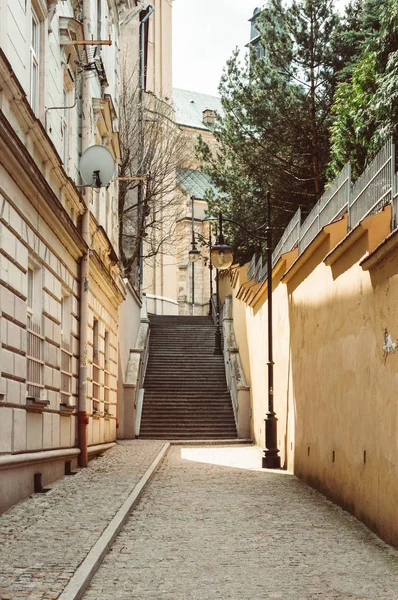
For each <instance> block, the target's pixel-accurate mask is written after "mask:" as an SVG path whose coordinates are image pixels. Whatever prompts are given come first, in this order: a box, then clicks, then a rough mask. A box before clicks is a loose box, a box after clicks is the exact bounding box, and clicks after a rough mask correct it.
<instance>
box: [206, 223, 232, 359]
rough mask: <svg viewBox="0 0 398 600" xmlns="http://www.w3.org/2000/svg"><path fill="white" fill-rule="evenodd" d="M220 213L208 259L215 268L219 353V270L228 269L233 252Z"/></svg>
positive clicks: (218, 352) (218, 348)
mask: <svg viewBox="0 0 398 600" xmlns="http://www.w3.org/2000/svg"><path fill="white" fill-rule="evenodd" d="M222 220H223V219H222V214H221V213H219V215H218V226H219V230H218V240H217V244H216V245H215V246H210V260H211V262H212V264H213V266H214V267H215V268H216V269H217V278H216V286H217V287H216V294H217V308H216V311H217V312H216V334H215V345H214V354H216V355H221V354H222V353H223V350H222V347H221V329H220V293H219V276H220V271H225V270H226V269H229V267H230V266H231V265H232V261H233V254H232V248H231V246H227V245H226V244H225V242H224V236H223V232H222Z"/></svg>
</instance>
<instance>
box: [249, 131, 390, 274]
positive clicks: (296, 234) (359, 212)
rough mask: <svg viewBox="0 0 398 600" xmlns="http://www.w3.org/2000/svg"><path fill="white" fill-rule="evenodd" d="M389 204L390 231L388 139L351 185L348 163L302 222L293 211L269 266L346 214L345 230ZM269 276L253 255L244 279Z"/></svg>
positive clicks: (307, 244) (299, 212)
mask: <svg viewBox="0 0 398 600" xmlns="http://www.w3.org/2000/svg"><path fill="white" fill-rule="evenodd" d="M388 203H391V204H392V221H391V229H395V228H396V227H398V173H396V172H395V146H394V143H393V141H392V139H389V140H388V142H387V143H386V144H385V146H384V147H383V148H382V149H381V150H380V152H379V153H378V155H377V156H376V157H375V159H374V160H373V161H372V163H371V164H370V165H369V167H368V168H367V169H366V170H365V171H364V173H363V174H362V175H361V176H360V177H359V179H358V180H357V181H356V182H355V183H354V184H353V185H352V184H351V165H350V163H347V164H346V165H345V166H344V168H343V169H342V171H341V172H340V173H339V175H338V176H337V177H336V178H335V179H334V181H333V182H332V184H331V185H330V186H329V187H328V189H327V190H325V192H324V194H323V195H322V197H321V198H320V199H319V200H318V202H317V203H316V204H315V206H314V207H313V209H312V210H311V212H310V213H309V215H308V216H307V218H306V219H305V221H304V222H303V223H302V224H301V211H300V209H299V210H298V211H297V212H296V214H295V215H294V217H293V218H292V220H291V221H290V223H289V225H288V226H287V227H286V229H285V231H284V233H283V235H282V237H281V239H280V240H279V242H278V244H277V245H276V247H275V249H274V251H273V253H272V267H274V266H275V265H276V263H277V262H278V260H279V258H280V256H281V255H282V254H284V253H285V252H288V251H289V250H292V249H293V248H294V247H295V246H296V245H297V244H298V249H299V255H300V254H302V252H303V251H304V250H305V249H306V248H307V247H308V246H309V244H310V243H311V242H312V241H313V240H314V239H315V237H316V236H317V234H318V233H319V232H320V230H321V229H322V227H324V226H325V225H328V224H329V223H333V221H335V220H336V219H338V218H339V217H341V216H342V215H343V214H344V213H346V212H348V231H350V230H351V229H352V228H353V227H355V226H356V225H357V224H358V223H359V222H360V221H362V219H364V218H365V217H367V216H368V215H370V214H372V213H375V212H378V211H379V210H381V209H382V208H383V207H384V206H385V205H386V204H388ZM267 276H268V265H267V261H265V262H264V263H263V261H262V259H261V257H259V259H258V260H257V257H256V255H253V257H252V259H251V261H250V263H249V266H248V270H247V279H248V280H250V279H253V278H254V280H255V281H256V282H258V281H265V279H266V278H267Z"/></svg>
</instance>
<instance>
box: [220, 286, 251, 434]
mask: <svg viewBox="0 0 398 600" xmlns="http://www.w3.org/2000/svg"><path fill="white" fill-rule="evenodd" d="M223 309H224V310H223V314H224V318H223V333H224V362H225V375H226V379H227V386H228V390H229V392H230V394H231V400H232V407H233V410H234V417H235V424H236V429H237V432H238V437H239V438H241V439H242V438H244V439H248V438H249V437H250V387H249V386H248V385H247V382H246V378H245V374H244V371H243V368H242V363H241V360H240V356H239V350H238V348H237V345H236V339H235V333H234V326H233V318H232V296H231V295H227V296H226V297H225V301H224V305H223Z"/></svg>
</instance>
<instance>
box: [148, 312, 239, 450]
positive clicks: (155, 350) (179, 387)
mask: <svg viewBox="0 0 398 600" xmlns="http://www.w3.org/2000/svg"><path fill="white" fill-rule="evenodd" d="M150 330H151V337H150V346H149V349H150V351H149V360H148V367H147V371H146V375H145V381H144V388H145V395H144V405H143V411H142V418H141V429H140V435H139V437H140V438H152V439H170V440H173V439H178V440H183V439H196V440H205V439H213V440H218V439H233V438H236V437H237V434H236V426H235V419H234V415H233V409H232V403H231V396H230V393H229V391H228V388H227V384H226V379H225V368H224V359H223V357H222V356H214V354H213V351H214V335H215V327H214V325H213V321H212V320H211V318H210V317H184V316H181V317H177V316H163V317H161V316H151V317H150Z"/></svg>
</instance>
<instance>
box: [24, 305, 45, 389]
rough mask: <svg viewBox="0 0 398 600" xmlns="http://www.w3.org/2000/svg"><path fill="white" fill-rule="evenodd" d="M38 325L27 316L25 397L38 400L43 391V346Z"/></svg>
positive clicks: (42, 338)
mask: <svg viewBox="0 0 398 600" xmlns="http://www.w3.org/2000/svg"><path fill="white" fill-rule="evenodd" d="M40 331H41V327H40V323H38V322H37V321H35V320H34V319H33V317H32V316H31V315H28V327H27V334H28V345H27V352H26V359H27V381H26V383H27V395H28V397H30V398H40V397H41V394H42V392H43V390H44V379H43V369H44V360H43V344H44V337H43V336H42V335H41V333H40Z"/></svg>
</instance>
